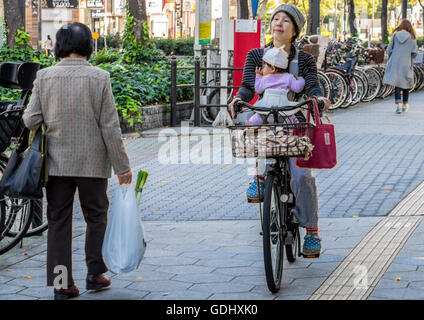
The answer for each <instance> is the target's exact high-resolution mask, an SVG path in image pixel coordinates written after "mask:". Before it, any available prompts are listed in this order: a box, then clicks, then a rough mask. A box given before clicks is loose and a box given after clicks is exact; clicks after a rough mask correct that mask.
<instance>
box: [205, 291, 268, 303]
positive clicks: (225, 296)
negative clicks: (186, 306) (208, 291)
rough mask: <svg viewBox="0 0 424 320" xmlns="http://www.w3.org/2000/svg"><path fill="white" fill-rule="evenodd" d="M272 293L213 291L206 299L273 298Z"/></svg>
mask: <svg viewBox="0 0 424 320" xmlns="http://www.w3.org/2000/svg"><path fill="white" fill-rule="evenodd" d="M274 298H275V297H274V296H273V295H272V294H257V293H251V292H248V293H246V292H243V293H214V294H213V295H212V296H211V297H210V298H209V299H208V300H237V301H244V300H273V299H274Z"/></svg>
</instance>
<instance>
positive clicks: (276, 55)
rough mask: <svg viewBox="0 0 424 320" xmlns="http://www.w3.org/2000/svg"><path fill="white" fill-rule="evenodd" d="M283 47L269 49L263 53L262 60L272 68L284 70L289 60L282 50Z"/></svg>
mask: <svg viewBox="0 0 424 320" xmlns="http://www.w3.org/2000/svg"><path fill="white" fill-rule="evenodd" d="M284 47H285V45H284V44H283V45H282V46H281V47H279V48H275V47H274V48H272V49H269V50H268V51H267V52H266V53H265V55H264V57H263V58H262V60H263V61H265V62H267V63H269V64H270V65H272V66H274V67H277V68H281V69H286V68H287V65H288V60H289V59H288V54H287V52H286V50H284Z"/></svg>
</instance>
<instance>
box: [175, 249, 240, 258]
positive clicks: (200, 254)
mask: <svg viewBox="0 0 424 320" xmlns="http://www.w3.org/2000/svg"><path fill="white" fill-rule="evenodd" d="M234 256H235V254H234V253H228V252H223V251H221V250H218V251H187V252H184V253H182V254H181V257H187V258H196V259H226V258H228V259H229V258H232V257H234Z"/></svg>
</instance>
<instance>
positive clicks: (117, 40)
mask: <svg viewBox="0 0 424 320" xmlns="http://www.w3.org/2000/svg"><path fill="white" fill-rule="evenodd" d="M106 47H107V48H108V49H110V48H114V49H119V48H120V47H121V37H120V36H119V34H117V33H115V34H109V35H107V36H106ZM104 48H105V38H104V37H100V38H99V39H98V40H97V50H103V49H104Z"/></svg>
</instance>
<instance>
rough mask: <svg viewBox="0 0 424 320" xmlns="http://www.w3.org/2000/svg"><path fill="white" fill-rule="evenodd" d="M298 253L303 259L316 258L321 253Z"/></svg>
mask: <svg viewBox="0 0 424 320" xmlns="http://www.w3.org/2000/svg"><path fill="white" fill-rule="evenodd" d="M300 255H301V256H302V257H303V258H305V259H318V258H319V257H320V256H321V253H315V254H304V253H303V252H301V253H300Z"/></svg>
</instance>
